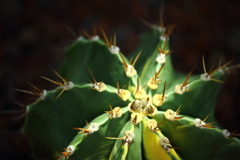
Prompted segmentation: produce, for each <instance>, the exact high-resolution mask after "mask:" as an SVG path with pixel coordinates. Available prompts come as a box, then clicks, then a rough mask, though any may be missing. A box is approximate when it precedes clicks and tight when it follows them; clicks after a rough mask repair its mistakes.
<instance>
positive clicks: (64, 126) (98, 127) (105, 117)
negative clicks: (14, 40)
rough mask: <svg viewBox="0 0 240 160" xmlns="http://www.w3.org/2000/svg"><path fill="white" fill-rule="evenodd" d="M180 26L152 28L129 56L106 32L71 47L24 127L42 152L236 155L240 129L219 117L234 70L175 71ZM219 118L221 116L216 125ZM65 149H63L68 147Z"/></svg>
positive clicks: (52, 155) (131, 158)
mask: <svg viewBox="0 0 240 160" xmlns="http://www.w3.org/2000/svg"><path fill="white" fill-rule="evenodd" d="M171 30H172V28H171V27H170V28H164V27H155V26H151V28H150V30H149V32H148V33H146V34H145V35H143V37H142V44H141V45H140V47H139V48H138V49H137V50H136V52H134V53H133V54H132V55H131V57H132V58H131V59H130V60H128V59H127V58H126V57H125V56H124V55H123V54H121V53H120V49H119V48H118V47H117V45H116V37H115V36H114V38H113V40H109V39H108V38H107V36H106V35H105V33H104V32H103V30H102V33H103V37H104V41H103V40H101V39H99V37H98V36H96V35H94V36H89V38H88V39H85V38H83V37H79V38H78V39H77V40H76V41H75V42H74V43H73V44H71V45H70V46H68V47H67V48H66V49H65V59H64V62H63V64H62V66H61V68H60V70H59V72H56V71H54V72H55V74H56V78H59V79H60V80H61V81H59V80H58V81H55V80H51V79H49V78H46V77H43V76H41V77H42V78H43V79H45V80H48V81H50V82H52V83H54V84H56V85H58V87H57V88H56V89H55V90H51V91H46V90H43V91H41V90H39V89H37V88H36V87H35V86H33V87H34V88H35V92H34V95H38V96H39V98H38V99H37V100H36V101H35V102H34V103H32V104H30V105H29V106H28V107H27V114H26V120H25V123H24V126H23V131H24V133H25V134H26V135H27V136H28V138H29V140H30V142H31V146H32V149H33V153H34V154H35V156H36V157H39V158H47V159H71V160H75V159H113V160H118V159H128V160H135V159H136V160H140V159H151V160H152V159H236V158H237V157H239V155H240V154H239V150H240V140H238V139H237V138H234V136H239V134H237V133H236V132H232V133H230V132H229V131H227V130H223V129H221V127H220V125H219V124H218V123H217V121H216V119H215V118H214V106H215V103H216V100H217V96H218V92H219V90H220V88H221V86H222V83H224V80H225V78H226V76H227V74H228V73H229V71H230V68H229V67H227V65H228V64H229V63H230V62H228V63H226V64H221V66H219V67H217V68H216V69H215V70H214V69H213V68H211V69H210V70H207V69H206V67H205V64H204V57H203V59H202V62H203V66H204V72H203V74H202V75H191V74H192V72H193V70H194V67H193V68H192V69H189V74H188V75H185V74H181V73H178V72H176V71H174V69H173V65H172V62H171V57H170V53H171V51H170V49H169V41H168V40H169V35H170V33H171ZM89 81H90V82H89ZM213 122H215V123H214V124H213ZM62 149H63V150H62Z"/></svg>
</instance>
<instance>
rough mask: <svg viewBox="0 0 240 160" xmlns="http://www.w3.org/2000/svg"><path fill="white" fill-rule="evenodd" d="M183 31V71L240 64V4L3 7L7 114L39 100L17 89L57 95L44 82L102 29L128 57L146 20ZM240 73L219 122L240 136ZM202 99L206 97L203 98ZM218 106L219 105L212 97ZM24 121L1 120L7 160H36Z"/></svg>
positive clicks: (63, 0) (93, 1)
mask: <svg viewBox="0 0 240 160" xmlns="http://www.w3.org/2000/svg"><path fill="white" fill-rule="evenodd" d="M160 11H161V12H162V13H163V20H164V24H166V25H171V24H175V28H174V31H173V33H172V35H171V36H170V44H171V49H172V50H173V53H172V57H173V61H174V65H175V68H176V70H178V71H181V72H184V73H188V72H189V71H190V69H191V68H192V67H193V66H194V65H197V67H196V69H195V71H194V73H195V74H200V73H202V72H203V70H202V64H201V56H202V54H204V55H205V61H206V65H207V68H210V67H211V66H212V65H213V64H215V67H217V65H218V61H219V59H220V56H221V55H224V57H225V58H226V62H227V61H229V60H231V59H235V60H234V62H232V64H231V65H236V64H239V63H240V1H237V0H221V1H218V0H211V1H210V0H198V1H192V0H184V1H178V0H167V1H164V0H162V1H161V0H121V1H112V0H88V1H84V0H0V36H1V43H0V95H1V96H0V110H1V111H10V110H21V109H23V108H21V107H20V106H19V105H17V104H16V103H15V102H14V101H17V102H21V103H22V104H23V105H27V104H29V103H31V102H33V101H34V100H35V98H36V97H34V96H31V95H28V94H23V93H20V92H16V91H14V90H13V89H14V88H19V89H25V90H29V89H30V86H29V85H28V83H27V81H28V82H31V83H33V84H34V85H36V86H37V87H39V88H40V89H43V88H45V89H53V88H54V87H55V86H52V85H51V84H50V83H48V82H47V81H45V80H43V79H41V78H39V77H38V76H39V75H42V76H45V77H49V78H52V79H55V78H56V77H55V76H54V74H53V72H52V70H51V68H53V69H56V70H57V69H58V67H59V65H60V64H61V62H62V60H63V58H64V56H63V51H64V48H65V47H66V46H67V45H68V44H70V43H71V42H73V41H74V40H75V39H76V38H77V37H78V36H80V35H82V32H81V31H82V30H85V31H87V32H88V33H92V28H93V26H95V27H96V28H97V30H98V32H97V33H98V34H99V35H101V33H100V31H99V27H102V28H103V29H104V30H105V32H106V34H107V35H109V36H112V35H113V33H114V32H115V31H116V33H117V44H118V46H119V47H120V48H121V51H122V52H123V53H124V54H126V55H128V54H130V53H131V52H132V51H133V50H134V49H135V48H136V47H137V46H138V44H139V40H140V35H141V34H142V33H144V32H146V31H147V30H148V29H149V28H148V27H147V26H146V25H144V24H143V23H142V22H141V19H145V20H146V21H148V22H150V23H152V24H158V23H159V12H160ZM239 75H240V70H239V69H237V70H236V72H234V73H232V74H231V75H230V76H229V77H228V79H227V81H226V82H227V84H224V85H223V88H222V90H221V93H220V95H219V100H218V102H217V104H216V108H217V109H216V113H215V116H216V117H217V119H218V120H219V122H220V123H221V124H222V126H223V128H227V129H231V131H235V130H237V129H240V92H239V90H240V76H239ZM199 98H201V97H199ZM209 98H211V97H209ZM19 115H21V113H13V114H1V115H0V136H1V139H0V159H3V160H5V159H6V160H20V159H24V160H32V159H34V158H33V157H32V155H31V149H30V147H29V143H28V141H27V138H26V137H25V136H24V135H23V134H22V133H21V126H22V124H23V122H24V118H21V119H18V120H13V119H14V118H16V117H18V116H19ZM239 132H240V131H239Z"/></svg>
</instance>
